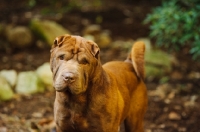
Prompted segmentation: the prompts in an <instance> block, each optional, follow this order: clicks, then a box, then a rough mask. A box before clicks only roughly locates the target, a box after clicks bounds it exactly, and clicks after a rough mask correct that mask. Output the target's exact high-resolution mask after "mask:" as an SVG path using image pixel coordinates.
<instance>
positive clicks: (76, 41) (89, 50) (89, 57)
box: [50, 35, 100, 94]
mask: <svg viewBox="0 0 200 132" xmlns="http://www.w3.org/2000/svg"><path fill="white" fill-rule="evenodd" d="M99 62H100V59H99V47H98V46H97V44H96V43H94V42H92V41H89V40H86V39H84V38H82V37H79V36H71V35H63V36H59V37H57V38H56V39H55V40H54V44H53V46H52V49H51V58H50V64H51V71H52V73H53V86H54V88H55V90H56V91H58V92H64V91H69V92H70V93H71V94H80V93H83V92H85V91H86V90H87V87H88V85H89V80H90V77H91V76H93V75H91V74H93V72H94V70H95V66H97V65H98V63H99Z"/></svg>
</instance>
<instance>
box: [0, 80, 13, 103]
mask: <svg viewBox="0 0 200 132" xmlns="http://www.w3.org/2000/svg"><path fill="white" fill-rule="evenodd" d="M0 84H1V85H0V100H1V101H6V100H10V99H12V98H13V96H14V93H13V91H12V89H11V86H10V85H9V83H8V82H7V81H6V79H5V78H4V77H2V76H0Z"/></svg>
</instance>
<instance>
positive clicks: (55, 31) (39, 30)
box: [30, 19, 70, 46]
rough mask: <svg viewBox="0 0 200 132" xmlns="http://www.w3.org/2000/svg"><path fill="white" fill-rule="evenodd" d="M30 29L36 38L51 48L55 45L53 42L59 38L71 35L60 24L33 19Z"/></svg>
mask: <svg viewBox="0 0 200 132" xmlns="http://www.w3.org/2000/svg"><path fill="white" fill-rule="evenodd" d="M30 28H31V29H32V31H33V32H34V33H35V34H36V36H38V37H40V39H42V40H44V41H45V42H47V43H48V44H49V46H51V45H52V44H53V41H54V39H55V38H56V37H57V36H60V35H63V34H70V32H69V31H68V30H67V29H65V28H64V27H62V26H61V25H60V24H58V23H56V22H53V21H49V20H39V19H33V20H32V21H31V24H30Z"/></svg>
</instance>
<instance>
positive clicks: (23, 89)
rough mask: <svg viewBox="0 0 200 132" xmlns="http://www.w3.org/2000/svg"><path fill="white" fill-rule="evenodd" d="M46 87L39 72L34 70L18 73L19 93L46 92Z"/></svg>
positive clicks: (17, 90) (17, 89) (17, 87)
mask: <svg viewBox="0 0 200 132" xmlns="http://www.w3.org/2000/svg"><path fill="white" fill-rule="evenodd" d="M44 90H45V87H44V85H43V83H42V82H41V80H40V79H39V77H38V76H37V74H36V73H35V72H33V71H28V72H20V73H19V75H18V80H17V85H16V92H17V93H19V94H32V93H38V92H44Z"/></svg>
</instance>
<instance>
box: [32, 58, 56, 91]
mask: <svg viewBox="0 0 200 132" xmlns="http://www.w3.org/2000/svg"><path fill="white" fill-rule="evenodd" d="M36 73H37V75H38V77H39V78H40V80H41V81H42V82H43V83H44V84H45V86H46V87H47V88H48V89H49V90H52V89H53V86H52V84H53V78H52V72H51V70H50V64H49V63H48V62H46V63H44V64H43V65H42V66H40V67H38V68H37V70H36Z"/></svg>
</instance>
